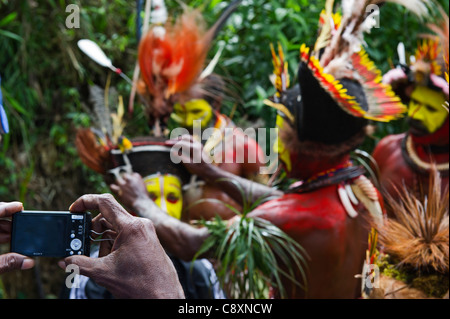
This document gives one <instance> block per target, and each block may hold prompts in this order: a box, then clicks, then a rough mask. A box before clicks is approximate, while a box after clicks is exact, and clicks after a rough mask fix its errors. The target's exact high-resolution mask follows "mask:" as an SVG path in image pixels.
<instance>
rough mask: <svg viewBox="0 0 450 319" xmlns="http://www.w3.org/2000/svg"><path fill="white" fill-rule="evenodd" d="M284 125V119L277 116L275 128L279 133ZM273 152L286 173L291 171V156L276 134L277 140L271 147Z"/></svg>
mask: <svg viewBox="0 0 450 319" xmlns="http://www.w3.org/2000/svg"><path fill="white" fill-rule="evenodd" d="M284 125H285V123H284V119H283V117H282V116H280V115H277V124H276V127H277V128H278V130H279V131H281V130H282V129H283V126H284ZM273 148H274V151H275V152H277V153H278V156H279V158H280V161H282V162H283V163H284V165H285V168H286V170H287V171H288V172H290V171H291V170H292V163H291V156H290V154H289V150H288V149H287V148H286V146H285V145H284V143H283V141H282V140H281V138H280V135H279V134H278V139H277V141H276V142H275V144H274V145H273Z"/></svg>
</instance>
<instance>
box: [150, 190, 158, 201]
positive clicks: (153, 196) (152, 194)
mask: <svg viewBox="0 0 450 319" xmlns="http://www.w3.org/2000/svg"><path fill="white" fill-rule="evenodd" d="M148 196H149V197H150V199H151V200H152V201H155V200H157V199H158V195H157V194H156V193H153V192H150V193H148Z"/></svg>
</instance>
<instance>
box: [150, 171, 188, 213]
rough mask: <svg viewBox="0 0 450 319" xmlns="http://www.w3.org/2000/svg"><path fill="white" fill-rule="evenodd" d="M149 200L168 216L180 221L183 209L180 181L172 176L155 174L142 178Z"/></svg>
mask: <svg viewBox="0 0 450 319" xmlns="http://www.w3.org/2000/svg"><path fill="white" fill-rule="evenodd" d="M144 182H145V185H146V186H147V191H148V194H149V196H150V198H151V199H152V200H153V201H154V202H155V204H156V205H158V206H159V207H160V208H161V209H162V210H163V211H165V212H167V214H169V215H170V216H172V217H174V218H176V219H180V218H181V211H182V209H183V197H182V189H181V181H180V179H179V178H178V177H176V176H173V175H162V174H159V173H158V174H155V175H150V176H147V177H146V178H144Z"/></svg>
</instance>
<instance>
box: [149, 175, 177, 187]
mask: <svg viewBox="0 0 450 319" xmlns="http://www.w3.org/2000/svg"><path fill="white" fill-rule="evenodd" d="M161 177H162V178H164V179H165V180H169V185H172V186H175V187H181V179H180V178H179V177H178V176H176V175H172V174H161V173H156V174H152V175H149V176H146V177H144V182H145V183H146V184H147V185H152V184H157V180H158V179H159V178H161Z"/></svg>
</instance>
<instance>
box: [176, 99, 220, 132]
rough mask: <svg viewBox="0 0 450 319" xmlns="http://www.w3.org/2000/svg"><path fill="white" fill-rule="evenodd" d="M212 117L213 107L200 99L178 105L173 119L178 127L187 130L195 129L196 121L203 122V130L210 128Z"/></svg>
mask: <svg viewBox="0 0 450 319" xmlns="http://www.w3.org/2000/svg"><path fill="white" fill-rule="evenodd" d="M212 115H213V109H212V107H211V105H210V104H209V103H208V102H206V101H205V100H203V99H198V100H190V101H189V102H186V103H184V104H180V103H176V104H175V106H174V109H173V113H172V115H171V118H172V120H174V121H175V122H176V123H177V124H178V125H180V126H181V127H184V128H187V129H192V128H193V127H194V121H201V126H202V129H203V128H206V127H207V126H208V124H209V122H210V121H211V118H212Z"/></svg>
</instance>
